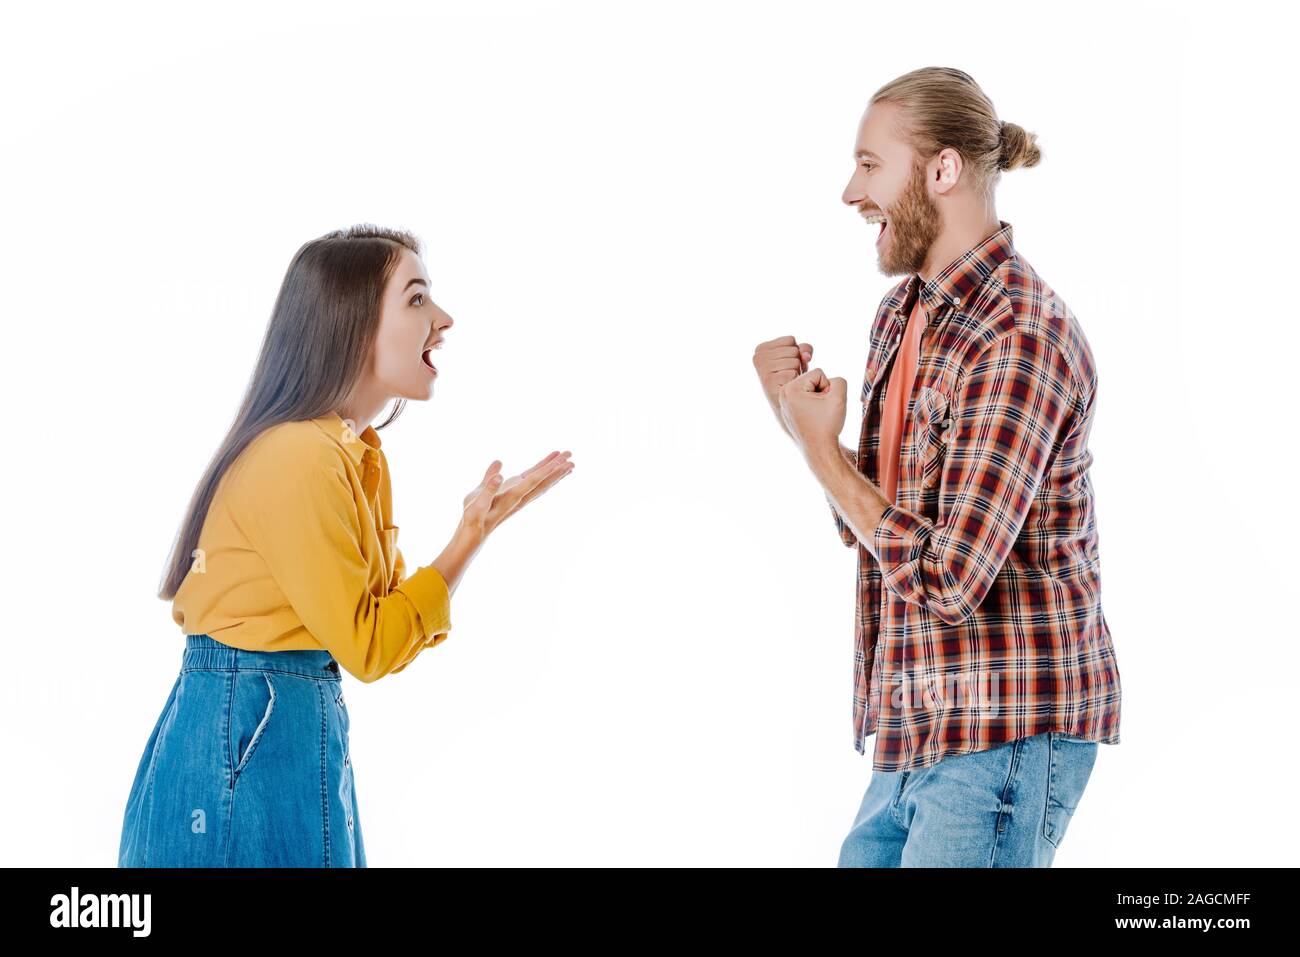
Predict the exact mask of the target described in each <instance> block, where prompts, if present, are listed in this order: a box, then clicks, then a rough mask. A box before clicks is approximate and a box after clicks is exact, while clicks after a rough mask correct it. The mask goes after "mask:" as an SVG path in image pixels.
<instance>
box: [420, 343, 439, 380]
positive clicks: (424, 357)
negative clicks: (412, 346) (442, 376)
mask: <svg viewBox="0 0 1300 957" xmlns="http://www.w3.org/2000/svg"><path fill="white" fill-rule="evenodd" d="M436 348H437V346H430V347H429V348H427V349H425V350H424V351H423V352H421V353H420V361H421V362H423V363H424V367H425V368H426V369H428V370H429V371H430V372H431V373H433V374H434V375H437V374H438V367H437V366H436V365H434V364H433V350H434V349H436Z"/></svg>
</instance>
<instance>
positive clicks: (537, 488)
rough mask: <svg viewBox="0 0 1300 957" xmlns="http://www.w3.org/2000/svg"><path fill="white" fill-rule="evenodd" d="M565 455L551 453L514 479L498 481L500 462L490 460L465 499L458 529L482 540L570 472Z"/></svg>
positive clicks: (499, 479)
mask: <svg viewBox="0 0 1300 957" xmlns="http://www.w3.org/2000/svg"><path fill="white" fill-rule="evenodd" d="M570 454H571V453H569V452H567V451H566V452H552V453H551V454H550V455H548V456H546V458H544V459H542V460H541V461H540V462H538V463H537V464H536V465H534V466H532V467H531V468H529V469H526V470H525V471H523V472H520V473H519V474H518V475H512V476H511V477H510V478H502V476H501V461H500V460H499V459H497V460H494V461H493V462H492V464H491V465H489V466H488V469H487V471H486V472H484V473H483V481H482V482H480V483H479V485H478V487H477V488H475V489H474V490H473V491H472V492H470V493H469V494H468V495H466V496H465V502H464V506H465V515H464V517H463V518H462V519H461V525H462V526H464V527H466V528H467V529H469V530H472V531H475V532H478V533H479V534H480V535H481V536H482V537H484V538H486V537H487V536H488V535H491V534H492V532H493V531H494V530H495V529H496V527H497V526H498V525H500V524H501V523H502V522H504V521H505V520H506V519H507V518H509V517H510V516H511V515H513V514H514V513H515V512H517V511H519V509H521V508H523V507H524V506H525V505H527V504H528V503H529V502H531V501H532V500H533V499H535V498H537V497H538V496H539V495H542V494H543V493H545V492H546V490H547V489H549V488H550V487H551V486H552V485H554V484H555V483H556V482H558V481H560V479H562V478H564V477H565V476H566V475H568V474H569V473H570V472H572V471H573V469H574V464H573V462H572V461H571V459H570Z"/></svg>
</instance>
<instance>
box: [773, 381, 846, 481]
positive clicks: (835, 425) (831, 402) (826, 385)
mask: <svg viewBox="0 0 1300 957" xmlns="http://www.w3.org/2000/svg"><path fill="white" fill-rule="evenodd" d="M847 396H848V383H847V382H846V381H845V380H844V379H843V378H840V377H838V376H837V377H836V378H834V379H829V378H827V377H826V373H824V372H823V371H822V370H821V369H809V370H808V371H807V372H805V373H803V375H800V376H797V377H795V378H794V379H791V380H790V381H789V382H787V383H786V384H785V385H783V386H781V389H780V391H779V392H778V393H777V397H778V401H779V405H778V408H779V410H780V414H781V418H782V420H783V421H784V422H785V426H786V430H787V431H788V432H789V433H790V437H791V438H792V439H794V441H795V444H796V445H798V446H799V448H800V450H801V451H802V452H803V454H804V458H806V459H809V460H811V459H812V458H814V457H817V456H819V455H822V454H823V453H825V452H826V451H827V450H831V451H832V452H833V454H835V455H836V456H839V455H840V432H841V431H842V430H843V429H844V415H845V409H846V398H847Z"/></svg>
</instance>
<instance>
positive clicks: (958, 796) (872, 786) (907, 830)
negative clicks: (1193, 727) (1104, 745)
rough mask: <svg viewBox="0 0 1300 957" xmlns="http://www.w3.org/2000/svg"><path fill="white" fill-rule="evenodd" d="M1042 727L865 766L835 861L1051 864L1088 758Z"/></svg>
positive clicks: (1093, 746) (1081, 748) (1087, 750)
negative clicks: (892, 765) (898, 763)
mask: <svg viewBox="0 0 1300 957" xmlns="http://www.w3.org/2000/svg"><path fill="white" fill-rule="evenodd" d="M1097 748H1098V744H1097V742H1096V741H1085V740H1084V739H1083V738H1079V737H1076V736H1074V735H1071V734H1066V733H1065V732H1062V731H1047V732H1044V733H1043V734H1036V735H1033V736H1031V737H1027V738H1019V739H1017V740H1014V741H1008V742H1006V743H1004V744H1001V745H998V746H997V747H994V748H991V749H989V750H987V751H973V752H971V753H969V754H958V755H950V756H948V757H944V758H941V759H940V760H939V761H937V762H935V763H934V764H932V765H930V766H929V767H926V768H919V769H917V770H915V771H872V774H871V780H870V782H869V783H868V784H867V792H866V794H865V795H864V796H863V798H862V806H861V807H860V808H859V809H858V815H857V818H856V819H855V820H854V821H853V827H852V828H851V829H850V830H849V833H848V836H847V837H846V838H845V839H844V843H843V844H842V845H841V846H840V859H839V866H840V867H1051V866H1052V858H1053V857H1054V856H1055V855H1056V849H1057V848H1058V847H1060V845H1061V840H1062V839H1063V838H1064V837H1065V829H1066V828H1067V827H1068V826H1069V824H1070V817H1071V816H1072V815H1073V814H1074V809H1075V807H1077V806H1078V804H1079V799H1080V798H1081V797H1082V796H1083V789H1084V787H1085V786H1086V785H1087V783H1088V778H1089V776H1090V775H1091V774H1092V766H1093V763H1094V762H1095V761H1096V760H1097Z"/></svg>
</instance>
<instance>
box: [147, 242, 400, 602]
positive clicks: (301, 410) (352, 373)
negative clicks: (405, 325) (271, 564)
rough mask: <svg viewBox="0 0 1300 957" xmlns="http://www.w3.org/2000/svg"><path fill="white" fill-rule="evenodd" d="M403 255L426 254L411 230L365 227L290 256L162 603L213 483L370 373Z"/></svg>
mask: <svg viewBox="0 0 1300 957" xmlns="http://www.w3.org/2000/svg"><path fill="white" fill-rule="evenodd" d="M403 248H406V249H409V250H411V251H412V252H414V253H415V254H416V255H417V256H418V255H421V251H420V241H419V240H418V239H416V238H415V237H414V236H412V235H411V234H410V233H407V232H404V231H402V230H398V229H386V228H384V227H382V226H373V225H370V224H362V225H358V226H352V227H350V228H348V229H340V230H335V231H334V232H331V233H327V234H326V235H324V236H321V237H320V238H318V239H313V240H311V241H310V242H308V243H306V244H305V245H303V246H302V248H301V249H299V250H298V252H297V253H296V254H295V255H294V257H293V261H292V262H291V263H289V269H288V271H287V272H286V273H285V275H284V281H283V282H282V283H281V284H280V292H279V295H278V296H277V297H276V300H275V308H274V309H273V310H272V312H271V321H270V323H268V325H267V327H266V336H265V338H264V339H263V340H262V349H261V353H260V355H258V357H257V366H256V368H254V370H253V375H252V378H251V379H250V380H249V383H248V388H247V390H246V391H245V393H244V399H243V402H242V404H241V405H240V408H239V412H238V414H237V415H236V416H235V421H234V424H233V425H231V427H230V431H229V432H227V433H226V437H225V438H224V439H222V441H221V445H220V447H219V448H218V449H217V451H216V454H215V455H213V457H212V460H211V461H210V462H209V463H208V467H207V471H205V472H204V473H203V478H202V479H200V480H199V484H198V486H197V487H196V488H195V490H194V495H193V496H192V497H191V499H190V504H189V506H188V508H187V509H186V512H185V519H184V521H183V522H182V523H181V527H180V531H179V533H178V535H177V537H176V540H175V541H174V542H173V544H172V551H171V554H170V556H169V557H168V559H167V568H166V571H165V573H164V575H163V581H162V587H161V590H160V591H159V593H158V597H159V598H162V599H163V600H165V601H171V600H172V599H173V598H174V597H176V592H177V590H178V589H179V588H180V586H181V582H182V581H184V579H185V576H186V575H187V574H188V573H189V571H190V567H191V559H192V558H193V557H194V552H195V549H197V548H198V543H199V532H200V531H202V529H203V522H204V520H205V519H206V518H207V515H208V508H209V507H210V506H211V505H212V499H213V496H214V495H215V494H216V491H217V486H218V485H219V484H220V482H221V477H222V476H223V475H225V473H226V470H227V469H228V468H229V467H230V465H231V463H233V462H234V461H235V459H236V458H238V457H239V453H241V452H242V451H243V450H244V449H245V448H246V447H247V446H248V444H249V443H250V442H252V441H253V439H255V438H257V436H258V435H260V434H261V433H262V432H263V431H265V430H266V429H268V428H270V427H271V426H273V425H278V424H280V423H281V422H295V421H299V420H302V419H314V418H317V417H319V416H322V415H325V414H326V413H327V412H330V411H332V410H333V411H337V409H338V407H339V406H340V405H341V404H342V403H343V401H344V400H345V399H346V398H347V397H348V395H349V394H350V393H351V391H352V388H353V386H354V385H355V384H356V382H357V380H358V379H360V378H361V376H362V374H363V373H364V371H365V368H366V360H367V358H368V357H369V355H370V350H371V348H372V346H373V344H374V341H375V335H376V333H377V331H378V329H379V316H380V311H381V308H382V301H383V294H384V286H385V285H386V284H387V282H388V279H389V276H391V275H392V272H393V269H394V268H395V267H396V265H397V262H398V259H399V258H400V256H401V251H402V249H403ZM405 405H406V400H404V399H400V398H399V399H398V400H397V401H396V403H395V404H394V407H393V411H392V412H391V413H390V414H389V416H388V418H387V419H385V420H384V422H383V424H382V425H377V426H375V428H376V429H382V428H384V427H385V426H387V425H388V424H389V423H391V422H392V421H393V420H394V419H396V418H397V417H398V416H399V415H400V414H401V412H402V409H403V408H404V407H405Z"/></svg>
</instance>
